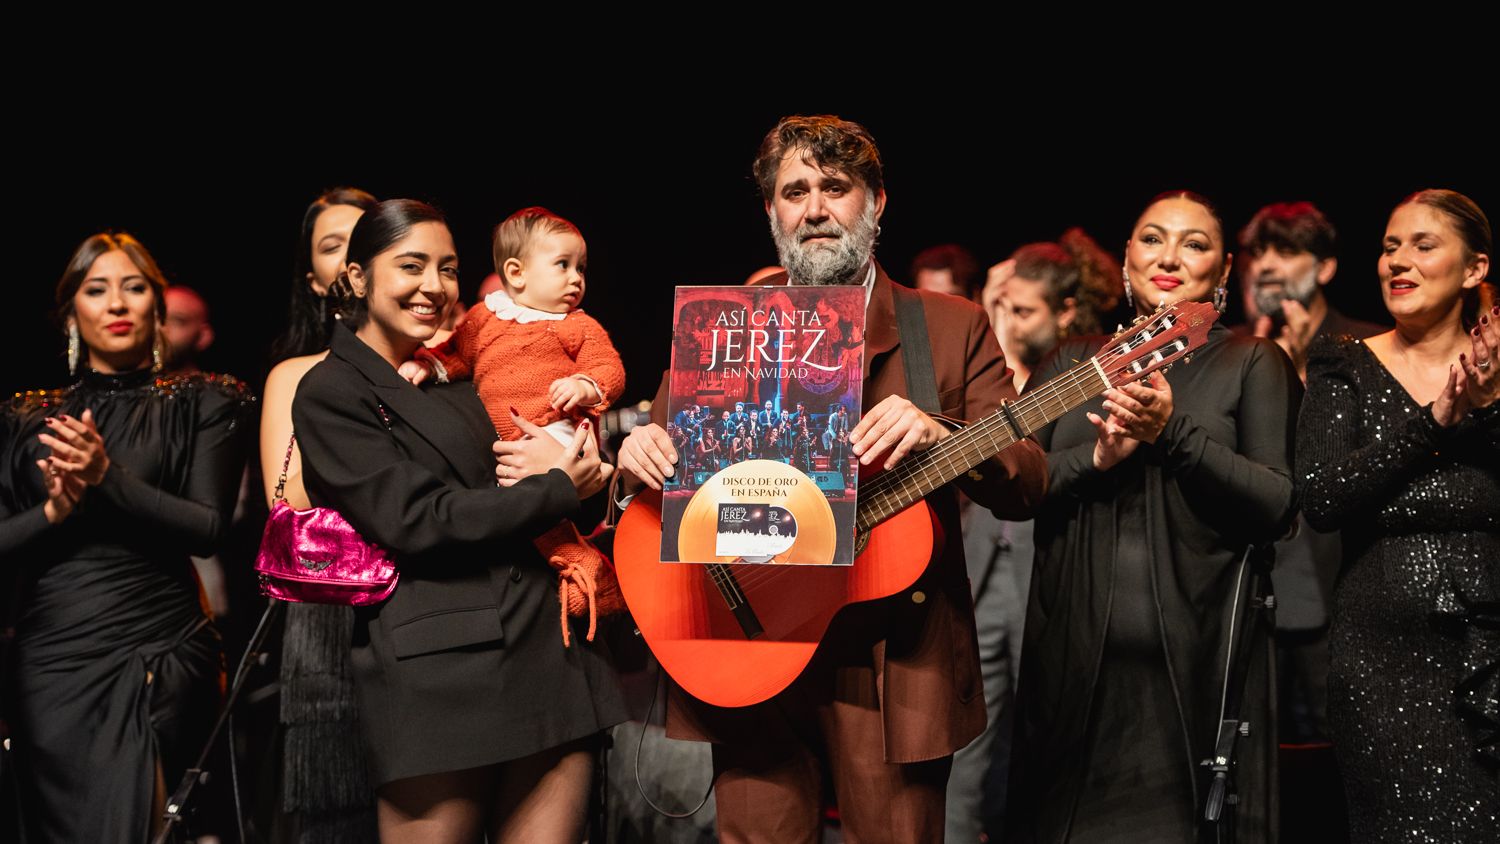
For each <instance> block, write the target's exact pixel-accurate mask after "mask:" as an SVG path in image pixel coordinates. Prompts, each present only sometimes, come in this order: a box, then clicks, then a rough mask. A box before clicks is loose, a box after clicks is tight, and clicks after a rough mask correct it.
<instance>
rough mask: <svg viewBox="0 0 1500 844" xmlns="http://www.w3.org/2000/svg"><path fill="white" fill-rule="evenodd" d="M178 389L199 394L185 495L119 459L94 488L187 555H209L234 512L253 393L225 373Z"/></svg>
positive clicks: (224, 531) (223, 534) (213, 550)
mask: <svg viewBox="0 0 1500 844" xmlns="http://www.w3.org/2000/svg"><path fill="white" fill-rule="evenodd" d="M179 389H180V390H194V391H196V393H197V395H196V396H194V398H195V399H196V401H197V415H196V420H195V423H194V427H193V430H192V440H191V442H190V443H187V444H185V445H184V447H186V448H189V449H191V452H192V457H191V458H190V459H191V463H190V466H189V470H188V479H187V484H186V486H185V488H184V489H183V491H182V494H181V495H175V494H173V493H171V492H168V491H167V490H164V489H162V488H160V487H158V486H156V485H154V484H152V483H151V482H149V481H147V480H145V479H143V478H141V477H139V476H138V475H136V474H135V473H134V472H132V471H130V469H128V468H126V467H125V466H122V465H120V464H119V463H118V462H111V463H110V467H109V471H108V472H106V473H105V475H104V480H103V481H102V482H100V484H99V485H98V486H97V487H95V489H94V490H92V491H97V493H98V494H99V495H102V496H103V497H104V498H106V499H108V500H109V502H110V503H111V504H112V505H113V506H114V507H116V508H117V509H119V510H120V512H122V513H124V514H126V515H127V516H129V517H131V518H133V519H136V520H138V522H139V524H140V526H141V527H142V528H148V529H150V530H152V531H153V532H155V533H156V534H157V535H159V536H161V537H164V538H167V539H168V540H169V541H170V542H172V543H173V544H174V545H176V546H177V547H178V548H180V550H182V551H184V552H186V553H188V554H192V555H194V556H198V557H206V556H209V555H212V554H213V553H214V552H215V551H217V550H218V545H219V542H220V541H221V540H222V539H223V538H224V536H225V534H226V533H228V531H229V521H230V519H231V517H232V516H233V515H234V502H235V497H236V496H237V495H238V493H239V489H240V479H241V477H242V476H243V474H244V471H245V446H246V438H247V437H248V435H249V422H250V420H251V419H252V418H253V404H254V398H253V397H252V396H251V395H250V391H249V388H247V387H246V386H245V385H244V384H242V383H240V382H239V381H236V380H234V379H232V378H228V377H225V376H195V377H193V378H192V379H191V380H189V381H188V382H187V383H186V384H185V385H183V386H182V387H180V388H179ZM182 398H183V397H182V396H179V397H176V398H172V399H166V400H168V401H181V400H182Z"/></svg>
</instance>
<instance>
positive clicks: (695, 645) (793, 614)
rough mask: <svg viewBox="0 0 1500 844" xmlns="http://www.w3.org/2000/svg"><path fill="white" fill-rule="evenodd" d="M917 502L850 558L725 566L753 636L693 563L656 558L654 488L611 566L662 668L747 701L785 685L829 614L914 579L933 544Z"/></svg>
mask: <svg viewBox="0 0 1500 844" xmlns="http://www.w3.org/2000/svg"><path fill="white" fill-rule="evenodd" d="M940 536H941V533H940V530H939V528H938V524H937V520H936V514H935V513H933V511H932V508H931V507H929V506H928V505H927V504H926V502H922V501H918V502H917V503H916V504H913V505H912V506H910V507H908V508H906V509H905V510H902V511H901V512H899V513H897V514H896V515H894V516H892V517H891V518H890V519H888V520H886V521H884V522H882V523H880V524H879V525H877V526H876V527H875V528H874V529H873V530H872V531H871V532H870V536H869V541H868V542H867V544H866V545H865V548H864V551H863V552H861V553H860V554H859V556H857V557H856V558H855V560H854V564H853V565H849V566H813V565H753V564H740V565H733V566H728V567H727V568H728V569H729V570H730V571H732V572H733V574H734V575H735V578H736V580H737V581H738V585H739V586H740V588H741V591H742V592H743V593H744V595H745V599H746V602H747V603H748V604H749V606H750V608H751V609H752V610H753V611H754V613H755V615H756V617H757V618H758V619H759V621H760V624H761V626H762V627H763V628H764V632H763V633H762V634H761V635H759V636H757V637H756V638H754V639H749V638H747V637H746V634H745V632H744V630H743V629H742V627H741V625H740V623H739V622H738V621H737V620H736V618H735V616H734V615H733V614H732V613H731V612H730V610H729V607H728V605H727V604H726V602H725V599H724V597H723V596H722V595H721V594H720V591H719V589H718V587H716V586H715V585H714V582H713V580H712V579H711V578H710V576H709V567H708V566H706V565H702V564H699V563H663V562H661V561H660V560H661V494H660V493H657V492H652V491H650V490H647V491H645V492H643V493H642V494H641V495H639V496H637V497H636V498H635V500H634V501H632V502H631V504H630V506H629V507H628V508H626V510H625V513H624V515H623V516H622V517H621V519H620V525H619V529H618V530H617V531H616V533H615V546H614V551H615V568H616V569H617V571H618V573H619V577H620V590H621V591H622V592H623V593H624V594H625V603H626V605H628V606H629V607H630V612H631V614H632V615H633V616H634V618H635V623H636V626H637V627H638V628H639V629H640V631H641V635H642V636H643V637H644V638H645V640H646V644H648V645H649V646H650V647H651V652H652V653H653V654H655V656H656V659H657V661H659V662H660V663H661V665H662V667H663V668H665V669H666V671H667V673H668V674H670V675H671V677H672V679H673V680H675V681H676V682H677V684H678V685H680V686H681V687H682V688H683V690H685V691H686V692H687V693H688V694H690V695H692V696H693V697H696V698H698V699H699V700H702V701H704V702H706V703H711V704H714V705H715V706H749V705H751V704H754V703H760V702H761V701H763V700H766V699H768V698H770V697H772V696H773V695H775V694H776V693H777V692H779V691H781V690H782V689H784V688H786V687H787V686H788V685H790V684H791V682H792V681H793V680H795V679H796V678H797V675H799V674H801V673H802V670H803V669H804V668H806V667H807V663H808V661H809V660H811V659H812V656H813V652H814V651H816V650H817V648H818V642H819V641H820V640H821V639H822V637H823V634H824V632H826V631H827V630H828V625H829V622H831V621H832V620H833V617H834V615H836V614H837V613H838V611H839V610H841V609H843V608H844V607H845V606H848V605H849V604H853V603H857V602H859V601H870V600H874V599H876V598H884V597H888V596H890V595H894V594H896V593H898V592H900V591H902V590H904V589H906V588H907V587H909V586H911V585H912V584H913V583H915V582H916V581H917V578H919V577H921V576H922V572H924V571H926V569H927V566H928V564H929V563H931V561H932V560H933V558H934V556H935V554H936V552H937V549H938V548H940V547H941V545H940V544H939V538H940Z"/></svg>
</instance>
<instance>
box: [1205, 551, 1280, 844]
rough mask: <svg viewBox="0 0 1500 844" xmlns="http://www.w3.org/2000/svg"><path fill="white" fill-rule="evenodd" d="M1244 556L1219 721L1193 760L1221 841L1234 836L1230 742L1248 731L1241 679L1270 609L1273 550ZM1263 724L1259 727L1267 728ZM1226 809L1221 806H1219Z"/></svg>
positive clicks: (1210, 818)
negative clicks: (1205, 776) (1203, 774)
mask: <svg viewBox="0 0 1500 844" xmlns="http://www.w3.org/2000/svg"><path fill="white" fill-rule="evenodd" d="M1245 562H1246V564H1247V565H1248V566H1249V576H1248V578H1246V580H1245V591H1244V593H1243V595H1242V598H1243V600H1242V601H1241V603H1240V606H1239V607H1237V608H1236V610H1237V611H1236V613H1235V622H1234V623H1235V627H1234V633H1233V639H1232V642H1231V645H1230V647H1231V650H1230V652H1229V660H1228V664H1227V665H1226V667H1225V670H1226V676H1225V680H1224V709H1223V715H1222V716H1221V718H1220V721H1219V732H1218V737H1217V738H1216V739H1215V740H1214V755H1213V757H1212V758H1210V759H1204V760H1203V761H1202V762H1200V763H1199V765H1200V766H1201V767H1206V768H1208V769H1209V771H1211V772H1212V774H1213V777H1212V778H1211V779H1210V780H1209V784H1208V796H1207V798H1206V799H1205V800H1204V804H1203V820H1205V821H1207V822H1208V823H1211V824H1214V825H1215V826H1217V827H1218V839H1219V841H1221V842H1226V844H1231V843H1232V842H1233V841H1234V828H1235V823H1234V821H1235V818H1234V810H1235V807H1236V806H1237V805H1238V804H1239V802H1240V800H1239V795H1238V794H1236V793H1234V792H1233V791H1232V790H1231V788H1232V784H1231V781H1230V775H1231V773H1232V772H1233V770H1234V764H1235V751H1236V749H1237V748H1236V744H1237V742H1238V740H1239V738H1240V737H1241V736H1245V737H1248V736H1249V735H1250V730H1251V724H1250V722H1249V721H1247V720H1244V717H1243V715H1244V713H1243V711H1242V710H1243V709H1244V705H1245V683H1246V678H1247V677H1248V676H1249V674H1250V660H1251V656H1252V655H1253V654H1254V652H1255V643H1256V641H1257V640H1258V639H1261V638H1264V636H1265V633H1266V631H1267V630H1269V629H1271V627H1272V623H1273V619H1272V616H1271V613H1272V612H1274V611H1275V609H1276V596H1275V595H1273V594H1271V591H1270V584H1271V578H1270V575H1271V567H1272V566H1273V565H1274V564H1275V562H1276V552H1275V550H1274V549H1273V547H1272V546H1271V545H1270V544H1269V543H1267V544H1266V545H1262V546H1256V547H1252V548H1249V549H1247V550H1246V551H1245ZM1271 728H1272V725H1270V724H1264V725H1261V726H1260V729H1265V730H1268V729H1271ZM1226 806H1227V807H1228V811H1227V812H1226V811H1225V807H1226Z"/></svg>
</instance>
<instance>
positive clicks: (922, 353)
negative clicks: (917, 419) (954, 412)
mask: <svg viewBox="0 0 1500 844" xmlns="http://www.w3.org/2000/svg"><path fill="white" fill-rule="evenodd" d="M891 298H892V299H894V300H895V305H896V330H897V331H898V332H899V333H900V335H901V363H902V364H903V365H904V367H905V369H906V397H907V398H908V399H910V400H911V403H912V404H915V405H916V406H917V409H919V410H921V411H922V412H923V413H927V414H930V415H935V414H937V413H939V412H940V411H941V410H942V408H940V407H938V394H937V376H936V374H935V373H934V372H933V369H932V345H931V342H932V341H931V340H930V339H929V337H928V334H927V314H926V311H925V310H923V308H922V297H921V296H919V295H917V292H916V291H915V290H908V289H907V288H905V287H902V286H901V285H899V284H892V285H891Z"/></svg>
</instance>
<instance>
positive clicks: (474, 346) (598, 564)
mask: <svg viewBox="0 0 1500 844" xmlns="http://www.w3.org/2000/svg"><path fill="white" fill-rule="evenodd" d="M494 253H495V272H496V273H498V274H499V276H500V280H501V282H502V283H503V285H504V290H497V291H495V292H494V293H491V294H490V295H488V296H486V297H485V298H484V301H483V302H480V303H479V304H477V305H475V306H474V307H473V308H471V309H470V310H469V313H468V315H467V316H466V317H465V319H464V321H463V323H462V324H461V325H460V326H459V327H458V329H457V330H456V331H455V332H454V333H453V336H452V337H450V338H448V340H447V341H445V342H443V343H442V344H440V345H438V346H436V347H435V348H433V349H430V350H423V351H419V352H418V353H417V356H418V357H417V359H416V360H413V361H408V362H406V363H404V364H402V365H401V370H400V371H401V374H402V375H403V376H404V377H406V378H407V380H409V381H411V382H412V383H414V384H420V383H421V382H422V381H423V380H425V379H426V378H427V377H428V376H429V375H432V374H435V375H436V376H437V377H438V379H439V380H449V379H462V378H472V379H473V380H474V384H475V387H476V388H477V390H478V392H479V398H480V400H481V401H483V402H484V406H485V409H486V410H488V411H489V414H490V419H491V420H492V421H493V422H494V423H495V430H496V431H497V432H499V434H500V437H501V439H506V440H514V439H520V438H521V437H522V436H523V432H522V431H521V430H520V429H519V428H517V427H516V424H515V423H514V422H513V421H512V420H511V416H510V414H511V413H512V412H514V413H515V414H516V415H517V416H519V417H521V418H522V419H526V420H529V421H531V422H532V423H534V424H536V425H539V426H541V427H543V428H544V429H545V430H546V431H547V433H549V434H551V435H552V436H553V437H555V438H556V439H557V440H559V441H560V442H562V443H563V445H568V444H570V443H571V442H572V440H573V435H574V433H575V431H576V430H577V428H576V425H577V424H578V423H582V424H585V425H587V424H588V422H587V421H586V420H587V418H588V417H590V416H597V415H598V414H599V413H600V412H601V411H603V410H604V409H606V408H607V407H609V405H610V403H611V402H613V401H615V400H616V399H618V398H619V397H620V393H621V392H622V391H623V390H624V389H625V367H624V366H623V365H622V364H621V363H620V354H619V352H617V351H615V347H614V346H613V345H611V344H610V342H609V335H608V334H606V333H605V331H604V328H603V326H601V325H599V323H598V322H597V321H595V320H594V319H593V318H592V317H590V316H588V315H587V314H585V313H584V312H583V311H581V310H579V309H578V306H579V304H580V303H581V302H582V301H583V291H584V280H583V273H584V265H585V264H586V263H587V259H588V253H587V248H586V247H585V245H584V242H583V235H582V233H580V232H579V231H578V227H577V226H575V225H573V224H572V223H570V222H568V221H567V220H565V219H563V218H562V217H559V216H557V215H556V214H553V213H552V212H551V211H548V210H547V209H545V208H523V209H521V210H520V211H517V212H516V213H514V214H512V215H510V216H509V217H507V218H506V219H505V222H503V223H501V224H500V225H499V226H498V227H496V229H495V238H494ZM536 547H537V550H538V551H540V552H541V554H542V557H543V558H545V559H546V560H547V561H548V562H549V563H551V564H552V566H553V567H554V568H556V569H557V570H558V572H559V584H558V598H559V600H560V601H561V603H562V612H563V619H562V635H563V643H564V644H568V643H569V638H570V637H569V634H568V620H567V616H568V615H575V616H582V615H584V614H585V613H587V615H588V617H589V632H588V638H589V640H590V641H592V640H593V638H594V630H595V622H596V615H597V614H598V613H605V614H608V613H611V612H617V611H619V610H621V609H623V608H624V606H625V604H624V599H623V598H622V597H621V595H620V587H619V583H618V581H616V579H615V576H614V570H613V567H612V566H611V564H610V562H609V560H607V559H606V558H605V557H604V555H603V554H601V553H600V552H599V551H598V549H596V548H594V547H593V546H592V545H590V544H589V543H588V542H587V541H586V540H584V539H583V538H582V537H581V536H579V534H578V531H577V529H576V528H574V526H573V523H572V522H567V521H565V522H563V523H561V524H559V525H557V527H555V528H553V529H552V530H550V531H548V532H547V533H545V534H543V535H542V536H541V537H539V538H538V539H537V540H536Z"/></svg>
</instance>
